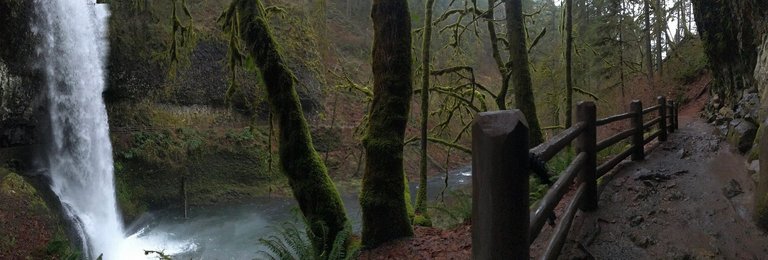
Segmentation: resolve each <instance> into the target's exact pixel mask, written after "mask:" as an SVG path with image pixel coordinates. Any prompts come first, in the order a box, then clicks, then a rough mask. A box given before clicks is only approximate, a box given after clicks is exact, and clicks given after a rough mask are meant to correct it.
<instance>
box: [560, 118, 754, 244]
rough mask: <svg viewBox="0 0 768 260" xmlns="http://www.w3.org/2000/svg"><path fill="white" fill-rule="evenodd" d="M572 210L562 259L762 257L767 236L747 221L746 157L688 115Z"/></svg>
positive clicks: (749, 184)
mask: <svg viewBox="0 0 768 260" xmlns="http://www.w3.org/2000/svg"><path fill="white" fill-rule="evenodd" d="M613 176H614V177H613V180H612V181H611V182H609V183H608V184H607V185H606V186H605V187H604V189H603V191H602V193H601V195H600V202H599V206H600V208H599V210H598V211H596V212H591V213H583V212H581V213H579V216H578V217H577V220H576V222H575V223H574V224H575V225H574V227H573V229H572V231H571V235H570V237H569V239H568V242H567V244H566V245H565V247H564V248H563V252H562V254H561V255H562V257H561V258H565V259H573V258H582V259H584V258H586V259H589V258H595V259H764V258H765V257H768V236H766V234H765V233H763V232H762V231H760V230H759V229H758V228H757V227H756V226H755V225H754V224H753V222H752V220H751V214H752V211H753V208H752V201H753V199H752V196H753V192H754V190H755V184H754V181H753V180H752V177H751V176H750V174H749V173H748V171H747V167H746V163H745V160H744V158H743V157H742V156H740V155H738V154H737V153H736V152H734V151H733V148H732V147H731V146H730V145H728V144H727V143H726V142H724V141H722V140H721V138H720V137H718V136H717V135H716V134H715V129H714V128H713V127H712V126H710V125H708V124H707V123H705V122H703V121H702V120H700V119H696V118H695V117H688V118H685V119H683V120H681V125H680V129H679V130H678V131H677V132H675V133H673V134H671V135H670V138H669V141H667V142H665V143H661V144H658V145H657V146H656V147H655V148H653V151H652V152H650V153H649V154H648V156H647V158H646V160H645V161H642V162H630V163H625V164H624V165H623V166H621V167H619V168H618V169H617V170H616V172H614V175H613Z"/></svg>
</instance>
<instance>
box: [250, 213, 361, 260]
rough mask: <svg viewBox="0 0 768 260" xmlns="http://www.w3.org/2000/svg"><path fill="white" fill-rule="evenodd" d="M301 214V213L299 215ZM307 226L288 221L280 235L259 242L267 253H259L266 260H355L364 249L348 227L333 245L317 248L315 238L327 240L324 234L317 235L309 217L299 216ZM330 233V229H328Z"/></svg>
mask: <svg viewBox="0 0 768 260" xmlns="http://www.w3.org/2000/svg"><path fill="white" fill-rule="evenodd" d="M297 215H298V214H297ZM299 218H300V219H301V220H302V223H301V224H303V225H300V224H296V223H295V222H286V223H283V225H282V226H281V227H280V228H278V230H277V234H276V235H271V236H269V237H268V238H262V239H259V242H260V245H261V246H263V247H264V248H266V249H264V250H260V251H259V254H260V256H261V257H263V258H264V259H286V260H287V259H308V260H309V259H311V260H326V259H327V260H334V259H355V258H356V257H357V254H358V252H359V249H360V245H359V244H358V243H356V241H355V239H354V238H353V237H352V229H351V227H349V226H347V227H346V228H344V229H343V230H342V231H341V232H339V233H338V234H337V235H336V237H335V238H334V239H333V243H325V242H323V243H322V244H324V245H329V247H325V248H322V249H318V248H316V247H315V246H314V244H313V241H314V240H315V239H323V238H324V237H326V236H325V235H324V234H314V233H313V231H312V229H310V228H308V227H309V226H310V225H309V223H308V222H307V220H306V218H303V217H301V216H299ZM326 231H327V229H326Z"/></svg>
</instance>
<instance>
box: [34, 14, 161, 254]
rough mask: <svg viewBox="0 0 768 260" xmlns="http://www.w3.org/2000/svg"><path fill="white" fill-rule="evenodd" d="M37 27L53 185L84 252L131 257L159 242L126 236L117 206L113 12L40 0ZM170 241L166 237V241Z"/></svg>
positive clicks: (48, 161)
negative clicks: (109, 93) (108, 104)
mask: <svg viewBox="0 0 768 260" xmlns="http://www.w3.org/2000/svg"><path fill="white" fill-rule="evenodd" d="M35 5H36V6H37V8H38V14H39V19H38V21H37V22H36V24H35V26H34V28H35V29H34V30H35V32H36V33H37V35H38V36H40V38H41V39H42V44H41V46H40V48H39V49H38V50H39V54H40V56H41V58H42V60H41V61H42V62H41V63H42V64H41V65H42V67H43V68H44V71H45V74H46V82H47V87H48V98H49V112H50V144H49V146H48V149H47V151H46V158H45V159H46V162H47V164H48V173H49V175H50V179H51V189H52V190H53V191H54V192H55V193H56V195H58V197H59V200H60V201H61V203H62V205H63V208H64V211H65V212H66V214H67V215H68V217H69V219H70V220H71V222H72V223H73V225H74V227H75V230H76V231H77V232H78V233H79V235H80V237H81V238H83V239H82V248H83V249H84V251H85V252H83V253H84V254H85V258H88V259H95V258H97V257H98V256H100V255H102V256H103V259H126V258H136V257H137V256H138V257H141V256H143V254H142V253H143V251H142V249H154V248H156V247H158V246H162V245H158V244H157V243H156V242H158V241H157V240H154V241H142V240H141V238H139V237H138V236H137V235H133V236H129V237H127V238H126V234H124V230H123V223H122V219H121V217H120V215H119V213H118V211H117V202H116V199H115V185H114V177H113V165H114V164H113V159H112V145H111V143H110V139H109V125H108V123H107V111H106V108H105V105H104V101H103V99H102V92H103V91H104V88H105V75H106V72H105V60H106V55H107V53H108V41H107V38H106V37H107V27H108V26H107V25H108V17H109V11H108V9H107V6H106V5H102V4H96V3H95V0H37V1H36V3H35ZM162 242H167V241H162Z"/></svg>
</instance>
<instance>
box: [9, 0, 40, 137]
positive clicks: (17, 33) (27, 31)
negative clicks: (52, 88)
mask: <svg viewBox="0 0 768 260" xmlns="http://www.w3.org/2000/svg"><path fill="white" fill-rule="evenodd" d="M33 5H34V1H24V0H2V1H0V14H2V15H0V148H2V147H9V146H21V145H28V144H32V143H34V142H36V140H35V139H36V138H35V133H36V130H35V129H36V126H38V125H39V122H38V121H39V118H40V116H42V113H41V112H42V111H43V107H44V103H45V95H44V93H43V74H42V72H41V71H40V69H39V68H38V67H37V66H36V64H37V63H36V62H35V60H36V56H37V55H36V53H35V46H36V42H37V39H36V37H35V35H34V33H33V32H32V28H31V27H30V24H31V19H34V6H33Z"/></svg>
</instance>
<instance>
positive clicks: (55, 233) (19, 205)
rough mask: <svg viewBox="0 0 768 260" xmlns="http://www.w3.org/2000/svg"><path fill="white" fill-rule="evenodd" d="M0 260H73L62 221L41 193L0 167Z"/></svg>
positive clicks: (74, 254) (72, 252)
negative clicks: (70, 258) (71, 259)
mask: <svg viewBox="0 0 768 260" xmlns="http://www.w3.org/2000/svg"><path fill="white" fill-rule="evenodd" d="M0 216H3V217H2V218H0V258H1V259H25V258H27V259H28V258H34V259H69V257H73V259H75V258H77V257H78V254H77V252H76V250H73V249H72V248H71V247H70V243H69V242H68V241H67V238H66V236H65V232H64V230H65V228H64V225H63V223H64V222H63V221H62V220H61V219H60V218H59V215H58V213H57V212H56V210H55V209H51V208H49V207H48V205H47V204H46V202H45V200H44V199H43V195H42V193H40V192H38V191H37V190H36V189H35V187H33V186H32V185H30V184H29V183H28V182H27V181H26V180H25V179H24V178H23V177H22V176H20V175H17V174H16V173H13V172H11V171H9V170H8V169H5V168H2V167H0Z"/></svg>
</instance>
